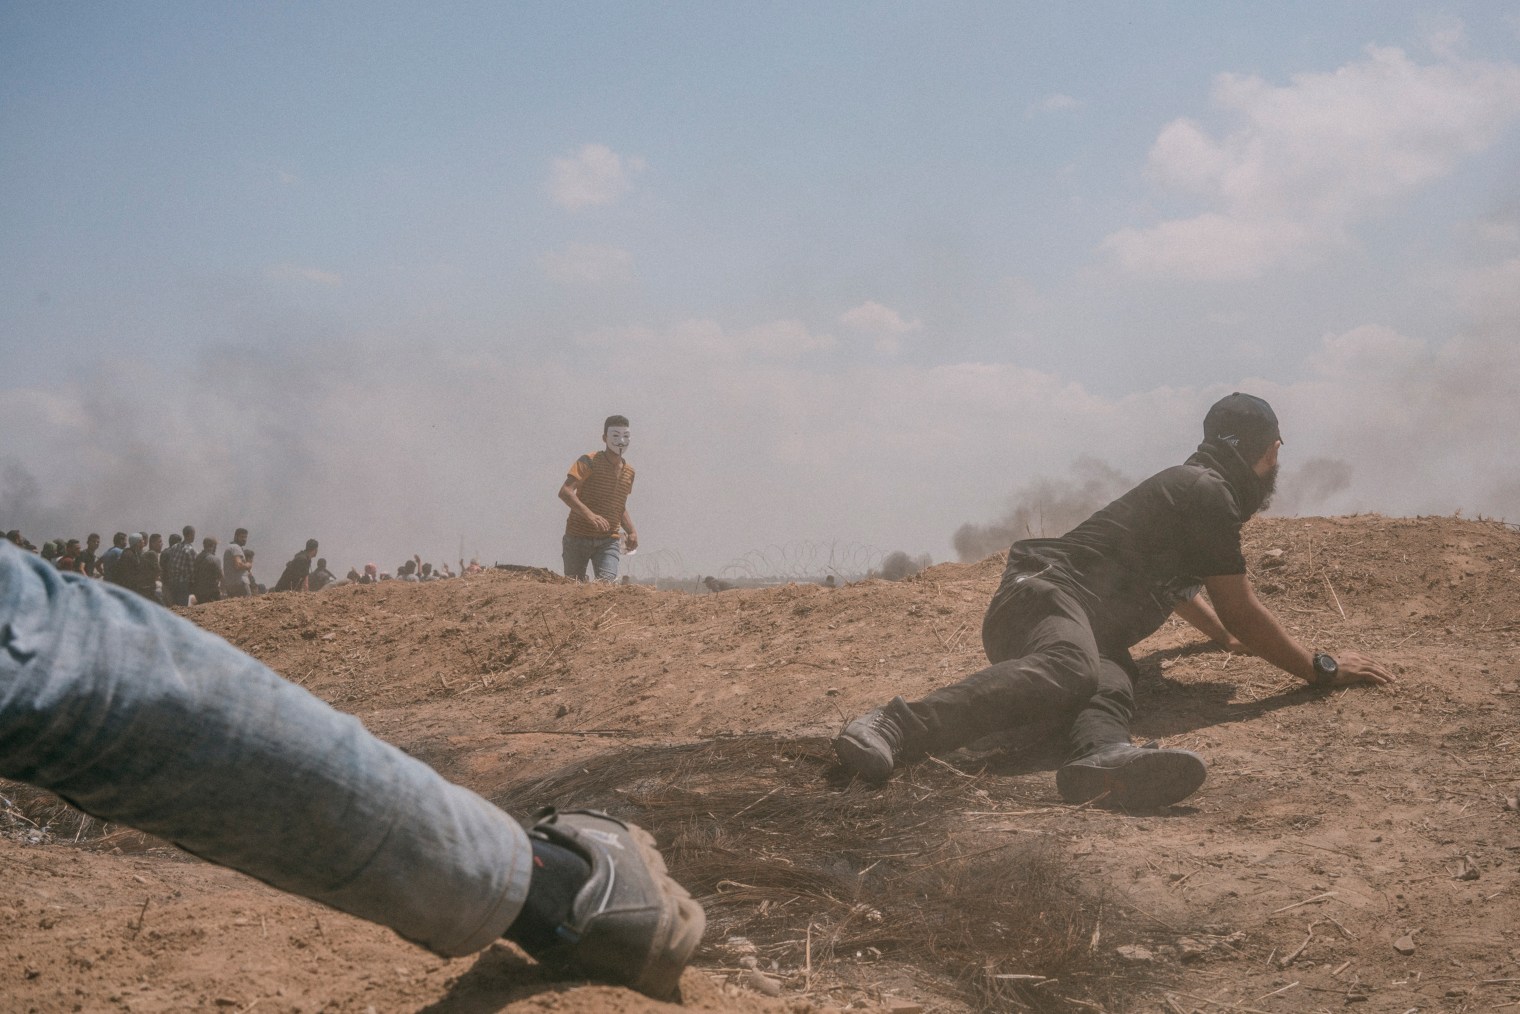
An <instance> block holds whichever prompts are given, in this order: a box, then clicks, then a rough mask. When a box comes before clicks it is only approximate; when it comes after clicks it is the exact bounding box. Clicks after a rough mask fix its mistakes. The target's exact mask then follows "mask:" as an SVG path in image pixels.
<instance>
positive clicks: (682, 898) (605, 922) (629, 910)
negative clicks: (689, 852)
mask: <svg viewBox="0 0 1520 1014" xmlns="http://www.w3.org/2000/svg"><path fill="white" fill-rule="evenodd" d="M536 818H537V819H536V822H535V823H534V824H533V826H532V827H531V828H529V829H528V834H529V835H532V836H534V837H537V838H542V839H543V840H545V841H549V842H553V843H554V844H556V845H562V846H564V847H565V848H568V849H572V850H574V851H575V852H577V853H579V854H580V855H582V856H584V857H585V858H586V860H587V861H588V862H589V863H590V864H591V879H589V880H587V881H586V885H585V886H584V887H582V888H581V890H580V893H579V894H578V895H576V898H575V904H574V906H573V907H572V909H571V913H570V918H569V920H568V921H567V922H566V923H565V924H564V925H562V926H561V927H560V928H559V936H560V939H561V940H562V941H563V943H561V944H560V945H558V946H556V947H555V948H554V949H553V950H551V951H549V952H547V953H545V954H543V955H541V956H540V958H541V960H542V961H543V962H544V963H545V964H547V965H550V966H551V967H556V968H563V969H566V970H568V971H572V972H578V973H581V974H584V975H586V976H587V977H589V978H596V979H602V980H605V981H607V982H614V983H619V984H622V985H627V986H631V987H633V988H634V989H636V990H638V991H639V992H641V993H645V994H647V995H649V996H652V997H657V998H664V997H668V996H669V995H670V994H672V993H674V992H675V989H676V985H677V984H678V983H679V982H680V979H681V969H683V968H685V967H686V963H687V962H688V961H690V960H691V955H692V952H693V951H695V950H696V949H697V943H698V942H699V941H700V940H701V939H702V931H703V930H704V929H706V927H707V916H706V914H704V913H703V911H702V906H701V905H698V904H697V903H696V902H695V901H693V900H692V899H691V895H690V894H688V893H687V892H686V888H684V887H682V886H681V885H680V884H678V883H676V882H675V881H674V880H672V879H670V874H669V873H668V872H667V871H666V869H665V860H664V859H663V858H662V857H661V856H660V853H659V852H657V851H656V850H655V847H654V838H652V837H651V836H650V834H649V832H648V831H645V830H644V829H643V828H641V827H636V826H634V825H633V824H628V823H625V822H624V821H621V820H618V819H616V818H614V817H610V816H608V815H607V814H605V813H602V812H600V811H598V810H554V809H552V808H551V809H547V810H543V811H540V812H539V813H538V814H537V815H536Z"/></svg>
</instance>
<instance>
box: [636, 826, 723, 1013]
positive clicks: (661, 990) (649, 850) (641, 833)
mask: <svg viewBox="0 0 1520 1014" xmlns="http://www.w3.org/2000/svg"><path fill="white" fill-rule="evenodd" d="M628 831H629V836H630V837H631V838H632V839H633V842H634V844H635V845H637V846H638V851H639V858H640V859H641V860H642V861H643V863H644V865H645V866H647V867H648V868H649V872H650V873H651V874H652V878H653V880H654V882H655V883H656V884H657V885H659V890H660V924H659V928H658V929H657V930H656V931H655V938H654V940H652V941H651V942H650V946H649V960H648V962H647V963H646V964H645V966H644V971H643V972H642V974H640V975H639V977H638V978H637V979H636V980H635V981H634V982H632V983H630V984H629V985H631V986H632V987H633V988H634V989H636V990H638V991H639V992H640V993H643V994H645V995H647V996H652V997H656V998H662V999H663V998H664V997H668V996H670V995H672V994H673V993H675V991H676V987H677V986H679V985H680V983H681V972H682V971H683V970H684V969H685V968H686V965H687V963H688V962H690V961H691V956H692V954H693V953H694V952H695V951H696V949H697V944H699V943H701V941H702V933H703V931H704V930H706V929H707V913H705V912H703V911H702V906H701V905H699V904H697V903H696V902H695V901H693V900H692V897H691V894H690V893H689V892H688V891H687V890H686V888H684V887H682V886H681V885H680V884H678V883H676V882H675V881H674V880H672V879H671V877H670V871H669V869H668V868H667V867H666V866H665V857H664V856H662V855H660V852H659V850H658V849H656V848H655V844H654V836H653V835H651V834H650V833H649V832H648V831H646V830H644V829H643V828H642V827H637V826H630V827H629V828H628Z"/></svg>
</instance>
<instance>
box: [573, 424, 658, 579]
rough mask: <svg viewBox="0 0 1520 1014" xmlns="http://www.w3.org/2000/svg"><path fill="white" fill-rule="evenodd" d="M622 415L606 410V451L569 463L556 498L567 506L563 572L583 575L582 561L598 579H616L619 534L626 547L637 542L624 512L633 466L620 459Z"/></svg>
mask: <svg viewBox="0 0 1520 1014" xmlns="http://www.w3.org/2000/svg"><path fill="white" fill-rule="evenodd" d="M628 440H629V430H628V417H627V416H621V415H610V416H608V417H607V421H606V422H605V423H603V424H602V443H603V444H605V445H606V450H602V451H597V452H596V453H595V454H582V455H581V456H580V457H579V458H576V459H575V464H573V465H571V466H570V471H569V472H568V473H567V474H566V475H565V483H564V485H563V486H561V487H560V488H559V498H560V499H561V500H563V501H564V502H565V504H566V506H568V507H569V508H570V517H569V519H568V520H567V521H566V522H565V537H564V539H563V540H562V542H561V547H562V552H563V556H564V561H565V576H566V577H573V578H575V579H576V580H577V581H584V580H585V579H586V564H588V563H589V564H591V568H592V570H593V572H594V573H595V575H596V580H598V581H616V580H617V576H618V560H619V559H621V558H622V539H621V538H620V537H619V534H618V533H619V530H620V529H621V531H622V532H624V533H626V536H627V540H628V551H629V552H630V553H631V552H633V551H634V550H635V549H637V548H638V546H639V533H638V532H637V531H635V530H634V527H633V518H631V517H629V515H628V496H629V494H631V493H632V492H633V466H632V465H630V464H628V462H626V461H624V460H623V455H624V454H625V453H627V451H628Z"/></svg>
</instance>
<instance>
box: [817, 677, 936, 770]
mask: <svg viewBox="0 0 1520 1014" xmlns="http://www.w3.org/2000/svg"><path fill="white" fill-rule="evenodd" d="M918 728H922V723H920V722H919V720H918V719H917V718H916V717H915V716H914V714H913V712H912V711H910V710H909V709H908V702H907V701H905V700H903V699H902V698H901V697H894V698H892V700H891V701H890V702H888V703H887V704H886V706H885V707H880V708H872V709H871V710H870V711H867V712H866V713H865V714H864V715H861V716H860V717H859V718H857V719H855V721H853V722H851V723H850V724H848V725H846V726H845V727H844V731H843V732H841V733H840V734H839V737H838V738H837V739H835V740H834V753H835V754H836V755H837V756H838V757H839V763H841V764H843V765H844V766H845V768H846V769H847V770H849V771H851V772H853V773H855V774H857V775H859V776H860V777H862V778H864V779H866V780H867V781H871V782H884V781H886V780H887V778H888V777H890V776H891V774H892V769H893V768H894V767H896V766H897V762H898V760H899V759H900V758H901V757H902V756H903V754H904V753H905V751H906V747H907V745H908V734H909V731H910V730H913V729H918Z"/></svg>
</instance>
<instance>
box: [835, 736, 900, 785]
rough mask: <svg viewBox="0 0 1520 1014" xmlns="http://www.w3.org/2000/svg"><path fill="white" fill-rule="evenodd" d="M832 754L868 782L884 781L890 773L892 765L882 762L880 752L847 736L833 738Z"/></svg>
mask: <svg viewBox="0 0 1520 1014" xmlns="http://www.w3.org/2000/svg"><path fill="white" fill-rule="evenodd" d="M834 755H835V756H836V757H838V758H839V763H841V764H843V765H844V766H845V768H846V769H847V770H849V771H853V772H854V773H855V774H857V775H859V776H860V777H861V778H864V779H865V780H866V781H868V782H884V781H886V780H887V779H888V778H890V777H891V775H892V765H891V764H884V763H883V762H882V759H881V754H880V753H878V752H877V751H875V750H872V749H871V748H870V747H868V746H866V745H865V744H864V743H861V742H859V741H857V740H854V739H851V738H850V737H849V736H840V737H839V738H838V739H836V740H834Z"/></svg>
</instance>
